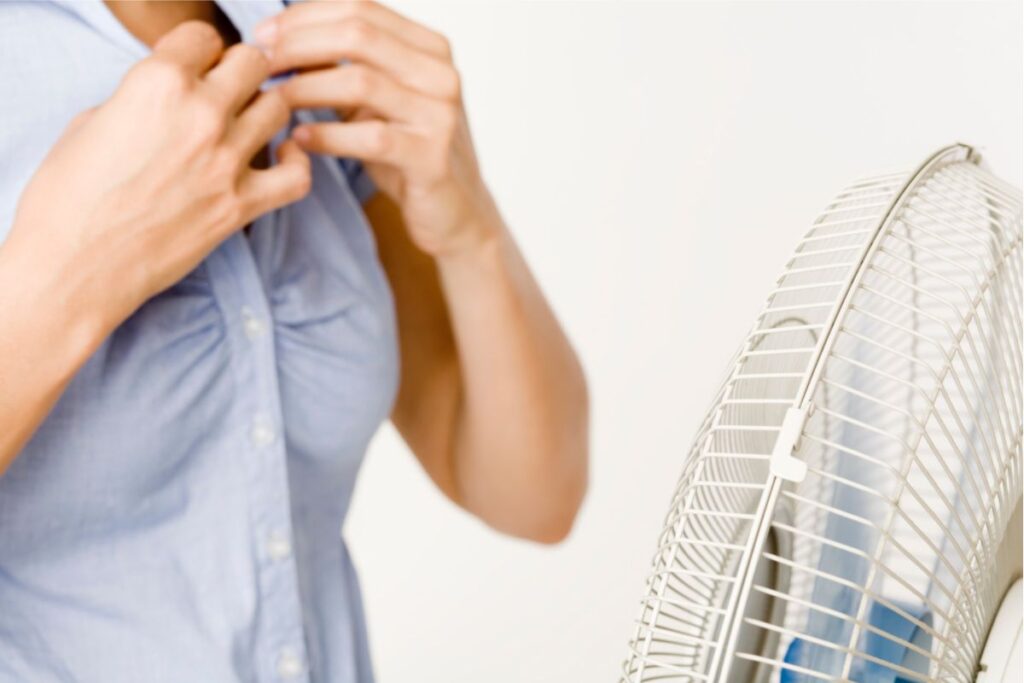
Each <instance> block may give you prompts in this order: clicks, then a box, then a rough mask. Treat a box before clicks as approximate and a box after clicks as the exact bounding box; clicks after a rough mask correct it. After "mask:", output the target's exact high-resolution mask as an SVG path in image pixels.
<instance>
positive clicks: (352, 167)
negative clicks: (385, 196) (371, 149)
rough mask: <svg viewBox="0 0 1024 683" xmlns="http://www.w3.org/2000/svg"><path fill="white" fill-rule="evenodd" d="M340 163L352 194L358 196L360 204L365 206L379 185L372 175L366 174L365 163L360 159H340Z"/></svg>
mask: <svg viewBox="0 0 1024 683" xmlns="http://www.w3.org/2000/svg"><path fill="white" fill-rule="evenodd" d="M338 163H339V164H341V170H342V171H343V172H344V173H345V180H347V181H348V185H349V187H351V188H352V194H354V195H355V196H356V199H358V200H359V203H360V204H365V203H366V200H367V199H369V198H370V197H372V196H373V194H374V193H375V192H376V191H377V185H376V184H375V183H374V182H373V178H371V177H370V174H369V173H367V172H366V167H365V166H363V162H362V161H360V160H359V159H353V158H348V157H342V158H339V159H338Z"/></svg>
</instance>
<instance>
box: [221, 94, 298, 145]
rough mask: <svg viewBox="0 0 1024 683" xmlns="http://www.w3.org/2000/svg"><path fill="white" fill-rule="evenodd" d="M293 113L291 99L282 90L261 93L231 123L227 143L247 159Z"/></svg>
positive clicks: (225, 140) (283, 124)
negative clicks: (288, 99)
mask: <svg viewBox="0 0 1024 683" xmlns="http://www.w3.org/2000/svg"><path fill="white" fill-rule="evenodd" d="M290 113H291V112H290V110H289V108H288V103H287V102H286V101H285V99H284V97H283V96H282V95H281V94H280V93H279V92H277V91H276V90H268V91H267V92H264V93H261V94H260V95H258V96H257V97H256V99H255V101H253V103H252V104H250V105H249V106H248V107H246V108H245V109H244V110H242V112H241V113H240V114H239V115H238V118H237V119H235V120H234V122H232V124H231V125H230V126H229V127H228V132H227V135H226V136H225V139H224V144H226V145H227V146H228V147H230V148H231V149H233V150H235V151H236V153H237V154H238V155H239V158H241V159H242V160H244V161H245V162H248V161H249V160H250V159H252V158H253V157H254V156H256V153H257V152H259V151H260V149H262V148H263V146H264V145H265V144H267V142H268V141H269V140H270V139H271V138H272V137H274V134H275V133H277V131H279V130H281V129H282V128H283V127H284V126H285V125H286V124H287V123H288V117H289V115H290Z"/></svg>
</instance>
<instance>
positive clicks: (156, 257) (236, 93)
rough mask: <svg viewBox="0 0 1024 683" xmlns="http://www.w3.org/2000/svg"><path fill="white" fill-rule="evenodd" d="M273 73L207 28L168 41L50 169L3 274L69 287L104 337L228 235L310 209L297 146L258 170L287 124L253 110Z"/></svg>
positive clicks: (276, 107)
mask: <svg viewBox="0 0 1024 683" xmlns="http://www.w3.org/2000/svg"><path fill="white" fill-rule="evenodd" d="M268 74H269V66H268V64H267V62H266V59H265V57H264V56H263V55H262V54H261V53H260V51H259V50H257V49H255V48H253V47H249V46H235V47H232V48H230V49H229V50H227V51H226V52H224V51H223V43H222V41H221V38H220V36H219V35H218V34H217V32H216V30H215V29H214V28H213V27H211V26H210V25H208V24H205V23H201V22H186V23H183V24H181V25H180V26H178V27H177V28H175V29H174V30H173V31H171V32H169V33H167V34H166V35H165V36H164V37H163V38H162V39H161V40H160V41H159V42H158V43H157V44H156V45H155V47H154V50H153V54H152V55H151V56H150V57H148V58H146V59H144V60H142V61H141V62H139V63H138V64H136V65H135V66H134V67H132V69H131V70H130V71H129V72H128V74H127V75H126V76H125V78H124V80H123V82H122V83H121V85H120V86H119V87H118V89H117V91H116V92H115V93H114V95H113V96H112V97H111V98H110V99H109V100H108V101H107V102H105V103H103V104H102V105H100V106H98V107H96V108H95V109H92V110H89V111H87V112H85V113H83V114H81V115H80V116H78V117H77V118H76V119H75V120H74V121H73V122H72V123H71V125H70V126H69V127H68V130H67V131H65V133H64V135H63V136H62V137H61V138H60V140H59V141H58V142H57V143H56V145H55V146H54V147H53V149H52V150H51V151H50V153H49V155H48V156H47V157H46V159H45V160H44V161H43V163H42V165H41V166H40V168H39V170H38V171H37V172H36V174H35V175H34V177H33V178H32V180H31V181H30V183H29V185H28V187H27V188H26V190H25V192H24V193H23V194H22V196H21V199H20V201H19V205H18V210H17V213H16V216H15V220H14V225H13V227H12V230H11V233H10V235H9V237H8V240H7V242H5V243H4V245H3V250H2V253H3V256H4V259H3V261H4V263H5V264H6V265H5V267H10V268H18V267H19V264H20V266H23V268H22V269H21V272H22V273H30V272H35V273H44V274H45V277H46V278H47V283H46V286H48V287H51V288H52V287H53V285H52V283H56V282H62V283H64V284H62V285H61V287H62V289H61V290H60V291H61V293H62V294H63V293H66V294H67V296H68V297H70V298H73V299H74V302H73V305H74V307H75V308H76V309H79V310H85V311H88V312H89V315H90V316H91V317H90V322H91V323H92V324H93V328H95V329H94V331H95V332H96V333H97V334H98V335H100V336H105V334H104V333H109V332H110V331H111V330H112V329H113V328H114V327H116V326H117V325H118V324H119V323H120V322H121V321H122V320H123V319H125V318H126V317H127V316H129V315H130V314H131V313H132V312H133V311H134V310H135V309H136V308H137V307H138V306H140V305H141V304H142V303H143V302H144V301H145V300H146V299H148V298H149V297H151V296H152V295H154V294H156V293H158V292H159V291H161V290H163V289H165V288H167V287H168V286H170V285H171V284H173V283H174V282H176V281H177V280H179V279H181V278H182V277H184V276H185V275H186V274H187V273H188V272H189V271H190V270H192V269H193V268H195V267H196V266H197V265H198V264H199V262H200V261H201V260H202V259H203V258H204V257H205V256H206V255H207V254H208V253H209V252H210V251H212V250H213V249H214V248H215V247H216V246H217V245H218V244H219V243H220V242H221V241H223V240H224V239H225V238H226V237H228V236H229V235H230V234H231V233H232V232H233V231H235V230H238V229H239V228H241V227H242V226H243V225H245V224H246V223H248V222H249V221H251V220H252V219H253V218H255V217H256V216H258V215H259V214H261V213H264V212H266V211H269V210H271V209H273V208H275V207H278V206H281V205H283V204H287V203H289V202H293V201H295V200H297V199H299V198H300V197H302V196H303V195H304V194H305V193H306V192H307V191H308V188H309V186H310V176H309V159H308V157H307V156H306V155H305V153H304V152H302V151H301V149H299V148H298V146H297V145H295V144H294V143H287V144H285V145H282V147H281V148H280V150H279V152H278V154H279V163H278V164H277V165H276V166H275V167H273V168H270V169H268V170H255V169H252V168H250V161H251V159H252V158H253V156H254V155H255V154H256V153H257V152H258V151H259V150H260V149H261V148H262V147H263V146H264V145H265V144H266V143H267V141H268V140H269V139H270V138H271V137H272V136H273V135H274V133H275V132H276V131H278V130H280V129H281V128H282V127H283V126H284V125H285V124H286V123H287V120H288V113H289V110H288V107H287V105H286V104H285V102H284V101H283V100H282V98H281V97H280V95H279V94H277V93H273V92H268V93H264V94H260V95H258V96H257V97H256V98H255V99H253V95H254V94H255V93H257V91H258V88H259V86H260V84H261V83H262V82H263V80H264V79H265V78H266V77H267V75H268Z"/></svg>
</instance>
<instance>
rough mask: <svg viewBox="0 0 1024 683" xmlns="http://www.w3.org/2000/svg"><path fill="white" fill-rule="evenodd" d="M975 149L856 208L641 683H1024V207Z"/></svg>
mask: <svg viewBox="0 0 1024 683" xmlns="http://www.w3.org/2000/svg"><path fill="white" fill-rule="evenodd" d="M979 164H980V159H979V156H978V154H977V153H976V152H975V151H974V150H972V149H971V148H970V147H967V146H964V145H953V146H951V147H947V148H944V149H942V150H939V151H938V152H937V153H935V154H934V155H932V156H931V157H930V158H929V159H928V160H927V161H925V162H924V163H923V164H922V165H921V166H920V167H919V168H917V169H916V170H914V171H913V172H910V173H897V174H890V175H883V176H878V177H873V178H868V179H864V180H861V181H859V182H856V183H854V184H853V185H851V186H850V187H848V188H847V189H845V190H844V191H842V192H841V193H840V194H839V195H838V196H837V197H836V198H835V199H834V200H833V202H832V203H831V204H829V205H828V207H827V208H826V209H825V211H823V212H822V213H821V215H820V216H819V217H818V219H817V220H816V221H815V223H814V225H813V227H812V228H811V230H810V232H808V233H807V235H806V237H804V238H803V240H801V241H800V243H799V244H798V245H797V248H796V251H795V252H794V253H793V256H792V258H791V259H790V261H789V262H788V264H787V265H786V268H785V270H784V272H783V274H782V277H780V278H779V280H778V282H777V285H776V287H775V288H774V290H773V291H772V292H771V294H770V295H769V297H768V300H767V303H766V304H765V307H764V310H763V311H762V313H761V315H760V316H759V317H758V318H757V321H756V322H755V324H754V326H753V329H752V330H751V331H750V334H749V335H748V337H747V339H746V341H745V342H744V343H743V344H742V345H741V347H740V349H739V351H738V352H737V354H736V356H735V358H734V360H733V362H731V363H730V367H729V370H728V373H727V375H726V378H725V381H724V382H723V384H722V387H721V389H720V390H719V391H718V393H717V395H716V397H715V400H714V402H713V404H712V407H711V409H710V410H709V411H708V414H707V417H706V419H705V420H704V422H703V424H702V426H701V427H700V430H699V432H698V434H697V438H696V440H695V442H694V444H693V447H692V449H691V451H690V454H689V456H688V458H687V460H686V463H685V467H684V469H683V474H682V477H681V478H680V480H679V484H678V486H677V488H676V491H675V494H674V496H673V499H672V503H671V509H670V511H669V514H668V516H667V519H666V521H665V527H664V531H663V532H662V534H661V536H660V539H659V543H658V549H657V552H656V554H655V557H654V561H653V567H652V571H651V574H650V577H649V579H648V581H647V594H646V596H645V597H644V599H643V602H642V609H641V614H640V618H639V620H638V624H637V627H636V630H635V634H634V637H633V640H632V642H631V644H630V654H629V657H628V659H627V660H626V662H625V664H624V666H623V673H622V680H623V681H627V682H629V683H639V682H640V681H666V682H669V681H692V682H702V681H709V682H715V683H723V682H725V681H736V682H740V683H746V682H748V681H750V682H757V681H769V682H778V683H795V682H801V683H803V682H805V681H807V682H811V681H855V682H858V683H860V682H868V681H879V682H883V683H897V682H910V681H975V680H976V681H979V682H984V683H1004V682H1007V681H1014V683H1019V682H1020V681H1021V680H1022V678H1021V655H1020V652H1021V624H1022V617H1021V614H1022V612H1021V600H1022V596H1021V580H1020V577H1021V568H1022V563H1021V552H1022V548H1021V533H1022V530H1021V476H1022V473H1021V464H1022V463H1021V419H1022V418H1021V412H1022V407H1021V401H1022V394H1021V370H1022V358H1021V354H1022V351H1021V346H1022V332H1021V318H1022V312H1021V306H1022V296H1021V279H1022V272H1021V270H1022V269H1021V195H1020V191H1019V190H1017V189H1015V188H1013V187H1010V186H1008V185H1007V184H1005V183H1004V182H1002V181H1000V180H999V179H998V178H996V177H994V176H993V175H991V174H990V173H988V172H987V171H985V170H984V169H983V168H981V167H980V165H979Z"/></svg>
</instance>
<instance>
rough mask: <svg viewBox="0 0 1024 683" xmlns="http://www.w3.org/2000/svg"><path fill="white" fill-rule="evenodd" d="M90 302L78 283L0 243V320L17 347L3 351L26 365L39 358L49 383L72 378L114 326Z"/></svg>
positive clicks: (12, 247)
mask: <svg viewBox="0 0 1024 683" xmlns="http://www.w3.org/2000/svg"><path fill="white" fill-rule="evenodd" d="M41 261H42V262H41ZM94 301H98V297H93V296H91V295H90V294H89V289H88V288H86V287H83V286H82V284H81V279H80V278H77V277H72V276H69V274H68V273H65V272H60V270H59V269H54V268H52V267H51V264H47V263H46V262H45V261H43V260H42V259H40V258H38V257H36V254H35V253H31V252H28V250H26V249H23V248H19V247H18V246H17V245H15V244H11V243H9V242H7V243H3V244H0V317H2V319H3V325H4V327H5V328H6V329H7V330H8V331H11V332H12V333H13V335H12V336H13V337H16V338H17V343H18V346H17V348H15V349H5V351H6V352H12V351H13V352H14V353H16V354H18V356H19V357H22V358H24V359H25V360H26V361H27V360H30V359H32V357H33V356H39V358H38V359H36V360H37V361H38V362H40V363H43V364H44V366H45V367H46V368H48V369H49V371H51V372H52V374H53V378H52V379H53V380H54V381H65V380H67V379H69V378H70V377H71V376H72V375H74V373H75V372H77V370H78V368H80V367H81V366H82V365H83V364H84V363H85V361H86V360H88V358H89V356H91V355H92V353H93V352H94V351H95V350H96V348H97V347H99V345H100V344H101V343H102V342H103V340H104V339H105V338H106V337H107V335H108V334H109V333H110V331H111V330H112V329H113V327H114V325H116V323H113V321H112V320H111V316H110V315H109V312H105V311H103V310H102V308H101V307H100V306H98V305H97V304H96V303H94Z"/></svg>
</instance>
